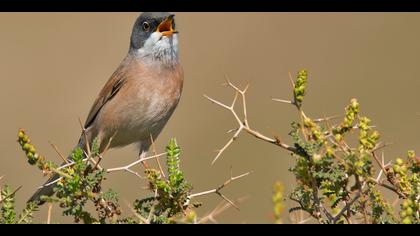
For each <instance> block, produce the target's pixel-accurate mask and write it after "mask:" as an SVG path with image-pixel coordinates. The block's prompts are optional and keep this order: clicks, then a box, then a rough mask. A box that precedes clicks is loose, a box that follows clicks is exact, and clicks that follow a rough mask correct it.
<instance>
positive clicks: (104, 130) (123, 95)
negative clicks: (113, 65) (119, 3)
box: [29, 12, 183, 204]
mask: <svg viewBox="0 0 420 236" xmlns="http://www.w3.org/2000/svg"><path fill="white" fill-rule="evenodd" d="M182 85H183V70H182V67H181V65H180V63H179V57H178V31H176V30H175V21H174V15H172V14H169V13H148V12H146V13H142V14H141V15H140V16H139V17H138V18H137V20H136V21H135V23H134V26H133V30H132V34H131V40H130V48H129V51H128V53H127V55H126V57H125V58H124V59H123V60H122V62H121V64H120V65H119V66H118V68H117V69H116V71H115V72H114V73H113V74H112V76H111V78H110V79H109V80H108V82H107V83H106V84H105V86H104V87H103V88H102V90H101V91H100V93H99V95H98V97H97V98H96V100H95V102H94V103H93V106H92V108H91V109H90V112H89V115H88V117H87V119H86V122H85V125H84V129H85V131H84V132H85V134H82V136H81V137H80V139H79V142H78V144H77V146H76V147H80V148H82V149H86V148H85V147H86V142H89V143H91V142H92V140H93V139H94V138H95V137H96V138H97V141H98V145H99V151H100V152H102V151H103V150H104V149H105V147H106V146H107V144H108V143H109V148H114V147H123V146H126V145H129V144H133V143H135V144H137V145H138V147H139V156H140V158H142V157H145V156H146V154H147V151H148V149H149V147H150V145H151V137H152V139H153V140H155V139H156V137H157V136H158V135H159V133H160V132H161V131H162V129H163V127H164V126H165V124H166V123H167V121H168V120H169V118H170V117H171V115H172V113H173V112H174V110H175V108H176V107H177V105H178V102H179V99H180V97H181V92H182ZM85 135H86V139H87V140H85V137H84V136H85ZM111 137H112V139H111ZM110 139H111V141H110ZM57 178H59V176H58V175H55V176H52V177H51V178H50V179H49V180H48V181H47V183H49V182H51V181H54V180H55V179H57ZM53 188H54V185H49V186H44V187H41V188H40V189H38V191H37V192H36V193H35V194H34V195H33V196H32V197H31V198H30V200H29V201H38V202H39V203H41V204H42V201H41V200H40V197H41V196H43V195H46V196H51V195H52V194H53Z"/></svg>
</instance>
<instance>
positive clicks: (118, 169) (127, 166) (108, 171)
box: [106, 152, 166, 178]
mask: <svg viewBox="0 0 420 236" xmlns="http://www.w3.org/2000/svg"><path fill="white" fill-rule="evenodd" d="M164 155H166V152H164V153H161V154H158V155H153V156H149V157H143V158H140V159H138V160H137V161H135V162H132V163H130V164H128V165H126V166H122V167H116V168H110V169H107V170H106V172H107V173H111V172H116V171H126V172H129V173H131V174H134V175H136V176H137V177H139V178H143V177H141V176H140V175H139V174H138V173H137V172H135V171H133V170H131V169H130V168H131V167H133V166H135V165H138V164H139V163H142V162H144V161H146V160H150V159H155V158H159V157H161V156H164Z"/></svg>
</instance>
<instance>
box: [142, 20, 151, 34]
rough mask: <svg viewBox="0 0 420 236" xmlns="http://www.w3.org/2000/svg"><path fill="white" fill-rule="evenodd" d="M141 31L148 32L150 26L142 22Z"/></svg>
mask: <svg viewBox="0 0 420 236" xmlns="http://www.w3.org/2000/svg"><path fill="white" fill-rule="evenodd" d="M143 30H144V31H146V32H149V30H150V24H149V23H148V22H146V21H145V22H143Z"/></svg>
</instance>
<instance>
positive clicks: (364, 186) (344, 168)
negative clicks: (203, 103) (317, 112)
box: [206, 70, 420, 224]
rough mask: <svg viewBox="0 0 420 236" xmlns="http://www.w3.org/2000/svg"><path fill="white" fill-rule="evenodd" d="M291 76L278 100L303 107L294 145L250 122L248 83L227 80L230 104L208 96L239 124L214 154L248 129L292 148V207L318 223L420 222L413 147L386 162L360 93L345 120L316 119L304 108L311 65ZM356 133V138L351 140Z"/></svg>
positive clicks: (295, 126) (417, 161) (293, 133)
mask: <svg viewBox="0 0 420 236" xmlns="http://www.w3.org/2000/svg"><path fill="white" fill-rule="evenodd" d="M290 79H291V81H292V91H293V98H292V100H283V99H273V100H274V101H278V102H282V103H286V104H289V105H293V106H294V107H296V109H297V111H298V114H299V117H300V119H299V120H298V121H295V122H292V124H291V127H292V130H291V132H290V133H289V135H290V136H291V137H292V140H293V144H292V145H289V144H286V143H284V142H283V141H282V139H280V138H279V137H278V136H274V137H273V138H272V137H269V136H265V135H264V134H262V133H260V132H258V131H257V130H255V129H252V128H251V127H250V125H249V122H248V120H247V107H246V99H245V97H246V96H245V93H246V92H247V90H248V88H249V87H248V86H246V87H245V89H243V90H242V89H240V88H239V87H237V86H236V85H234V84H233V83H232V82H230V81H229V80H228V81H227V83H226V84H227V85H228V87H230V88H232V89H233V90H234V91H235V93H236V94H235V98H234V100H233V103H232V104H231V105H226V104H224V103H221V102H219V101H217V100H215V99H213V98H210V97H208V96H206V98H207V99H209V100H210V101H211V102H213V103H215V104H216V105H218V106H220V107H222V108H224V109H227V110H229V111H230V112H231V113H232V114H233V116H234V117H235V119H236V120H237V121H238V125H239V128H237V129H234V131H236V132H235V134H234V135H233V137H232V138H231V139H230V140H229V142H228V143H227V144H226V145H225V146H224V147H223V148H222V149H220V151H219V152H218V154H217V156H216V158H215V159H214V160H217V158H218V157H220V155H221V154H222V153H223V151H224V150H226V148H227V147H229V146H230V145H231V144H232V143H233V142H234V141H236V140H237V139H238V137H239V134H240V133H241V132H242V131H245V132H247V133H248V134H250V135H252V136H254V137H256V138H258V139H260V140H263V141H265V142H268V143H271V144H274V145H276V146H278V147H280V148H282V149H285V150H287V151H288V152H290V153H291V155H292V156H293V158H294V159H295V161H296V162H295V165H294V166H293V167H291V168H290V169H289V170H290V171H291V172H292V173H293V174H294V176H295V178H296V185H295V187H294V189H293V191H292V192H291V194H290V199H291V200H292V201H294V202H296V203H297V204H298V205H297V206H295V207H292V208H290V210H289V213H292V212H296V211H301V212H305V213H307V214H308V215H309V216H310V217H312V218H313V219H316V220H317V221H318V222H319V223H327V224H331V223H406V224H408V223H420V211H419V201H420V200H419V199H420V195H419V191H420V181H419V178H420V175H419V166H420V158H419V157H418V156H416V155H415V153H414V152H413V151H409V152H408V155H407V159H405V160H403V159H401V158H398V159H396V161H392V162H390V163H385V160H384V158H382V160H381V158H379V155H378V151H379V150H380V149H382V148H384V147H385V146H386V145H385V144H383V143H381V142H380V141H379V140H380V135H379V132H378V131H376V130H374V129H373V126H371V120H370V119H369V118H368V117H366V116H364V115H362V114H361V109H360V104H359V102H358V101H357V99H351V100H350V104H349V105H348V106H346V108H345V115H344V118H343V120H342V121H341V122H339V123H337V124H333V123H332V121H333V120H334V118H335V117H327V118H321V119H313V118H311V117H310V116H308V115H307V114H305V112H304V110H303V103H304V97H305V94H306V86H307V82H308V73H307V71H306V70H301V71H299V72H298V73H297V76H296V79H294V80H293V79H292V78H290ZM238 95H241V98H242V104H243V119H242V120H241V119H240V118H239V117H240V116H239V115H238V114H237V112H236V111H235V103H236V101H237V97H238ZM354 139H356V140H357V143H356V144H353V145H352V142H351V141H349V140H354ZM375 163H376V166H375ZM378 171H379V173H377V172H378ZM384 190H389V191H390V192H391V193H393V194H394V196H396V198H397V200H399V201H400V202H401V209H400V210H399V214H398V209H396V208H395V207H393V206H392V205H391V204H390V203H389V202H388V201H387V200H386V198H385V196H384ZM278 196H279V194H278V193H277V192H275V193H274V195H273V199H275V201H273V202H274V212H275V213H276V222H277V221H278V216H277V212H279V203H278V201H277V200H278ZM398 215H399V216H398ZM302 221H305V222H306V221H307V219H304V220H302ZM299 222H301V221H300V220H299Z"/></svg>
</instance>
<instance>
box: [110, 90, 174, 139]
mask: <svg viewBox="0 0 420 236" xmlns="http://www.w3.org/2000/svg"><path fill="white" fill-rule="evenodd" d="M139 93H140V92H139ZM142 93H143V94H141V95H139V96H138V98H137V99H132V102H130V103H128V104H126V106H120V108H121V109H120V110H119V111H118V112H119V114H120V119H119V121H120V122H118V123H117V124H115V125H116V126H115V130H116V135H115V137H114V138H113V146H126V145H129V144H132V143H136V142H141V141H149V140H150V137H151V136H152V137H153V139H155V138H156V137H157V136H158V135H159V133H160V132H161V131H162V129H163V127H164V126H165V124H166V123H167V121H168V120H169V118H170V116H171V115H172V113H173V111H174V110H175V108H176V106H177V104H178V101H179V96H177V97H168V96H161V94H160V93H157V92H150V93H149V94H147V96H145V95H146V94H144V91H143V92H142ZM145 97H147V99H145ZM121 121H122V122H121ZM114 140H115V141H114Z"/></svg>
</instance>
